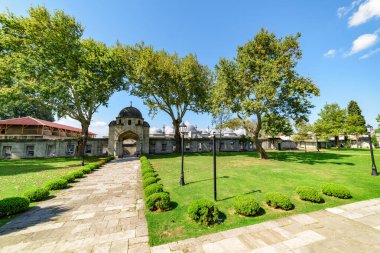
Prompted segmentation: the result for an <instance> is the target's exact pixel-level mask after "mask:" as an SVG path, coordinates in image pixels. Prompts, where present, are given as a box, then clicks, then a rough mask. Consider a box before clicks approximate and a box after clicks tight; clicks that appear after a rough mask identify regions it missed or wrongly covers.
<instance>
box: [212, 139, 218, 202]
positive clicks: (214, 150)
mask: <svg viewBox="0 0 380 253" xmlns="http://www.w3.org/2000/svg"><path fill="white" fill-rule="evenodd" d="M212 140H213V142H212V146H213V149H212V156H213V165H214V166H213V168H214V201H216V135H215V133H214V134H213V137H212ZM219 141H220V140H219Z"/></svg>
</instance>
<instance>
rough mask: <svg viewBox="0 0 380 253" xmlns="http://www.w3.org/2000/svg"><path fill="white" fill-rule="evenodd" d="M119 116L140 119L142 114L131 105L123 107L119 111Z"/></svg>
mask: <svg viewBox="0 0 380 253" xmlns="http://www.w3.org/2000/svg"><path fill="white" fill-rule="evenodd" d="M119 117H120V118H135V119H142V118H143V117H142V114H141V112H140V110H139V109H137V108H136V107H133V106H128V107H125V108H124V109H123V110H121V111H120V113H119Z"/></svg>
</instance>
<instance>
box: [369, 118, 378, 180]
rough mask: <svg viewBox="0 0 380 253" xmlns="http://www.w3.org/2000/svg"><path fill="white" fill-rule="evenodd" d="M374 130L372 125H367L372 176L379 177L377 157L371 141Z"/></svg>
mask: <svg viewBox="0 0 380 253" xmlns="http://www.w3.org/2000/svg"><path fill="white" fill-rule="evenodd" d="M372 130H373V127H372V126H371V125H367V133H368V137H369V149H370V150H371V159H372V176H378V175H379V174H377V169H376V164H375V157H374V156H373V148H372V139H371V132H372Z"/></svg>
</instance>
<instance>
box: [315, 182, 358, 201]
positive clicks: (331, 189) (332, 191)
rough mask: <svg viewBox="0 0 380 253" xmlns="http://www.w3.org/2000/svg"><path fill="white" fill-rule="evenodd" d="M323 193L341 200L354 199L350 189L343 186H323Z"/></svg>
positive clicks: (330, 184)
mask: <svg viewBox="0 0 380 253" xmlns="http://www.w3.org/2000/svg"><path fill="white" fill-rule="evenodd" d="M321 188H322V193H323V194H325V195H328V196H334V197H337V198H340V199H350V198H352V195H351V192H350V190H349V189H347V188H346V187H344V186H343V185H338V184H332V183H326V184H322V185H321Z"/></svg>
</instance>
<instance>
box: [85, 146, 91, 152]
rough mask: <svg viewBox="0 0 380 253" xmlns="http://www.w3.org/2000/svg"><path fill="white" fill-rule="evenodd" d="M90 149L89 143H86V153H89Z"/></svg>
mask: <svg viewBox="0 0 380 253" xmlns="http://www.w3.org/2000/svg"><path fill="white" fill-rule="evenodd" d="M91 149H92V145H91V144H88V145H86V152H85V153H86V154H91Z"/></svg>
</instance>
